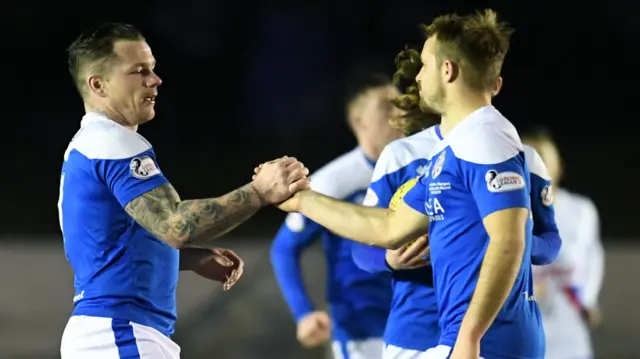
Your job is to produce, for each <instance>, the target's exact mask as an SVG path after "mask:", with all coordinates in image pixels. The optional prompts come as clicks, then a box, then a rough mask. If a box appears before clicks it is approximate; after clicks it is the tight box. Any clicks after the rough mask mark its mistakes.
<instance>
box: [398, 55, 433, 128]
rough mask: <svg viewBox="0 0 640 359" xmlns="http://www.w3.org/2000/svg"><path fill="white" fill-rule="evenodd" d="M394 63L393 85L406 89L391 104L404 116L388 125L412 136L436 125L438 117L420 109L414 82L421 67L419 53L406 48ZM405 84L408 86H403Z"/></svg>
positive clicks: (417, 91) (416, 85)
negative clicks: (402, 112)
mask: <svg viewBox="0 0 640 359" xmlns="http://www.w3.org/2000/svg"><path fill="white" fill-rule="evenodd" d="M395 62H396V72H395V73H394V74H393V83H394V84H395V85H396V86H397V87H398V88H402V87H405V88H406V89H405V91H404V93H402V94H401V95H400V96H398V97H396V98H395V99H393V100H392V102H393V104H394V105H395V106H396V107H397V108H399V109H401V110H403V111H404V114H402V115H400V116H395V117H393V118H391V120H390V121H389V123H390V124H391V126H393V127H394V128H397V129H399V130H400V131H402V132H403V133H404V134H405V135H412V134H414V133H416V132H419V131H421V130H423V129H425V128H427V127H429V126H432V125H435V124H436V123H438V121H439V119H440V116H438V115H436V114H434V113H429V112H427V111H428V110H426V109H421V108H420V91H419V90H418V84H417V83H416V82H415V78H416V75H417V74H418V72H419V71H420V67H421V66H422V61H421V60H420V53H419V52H418V51H416V50H414V49H411V48H409V47H406V48H405V49H404V50H402V51H401V52H400V53H399V54H398V55H397V56H396V60H395ZM407 82H408V83H409V85H408V86H403V84H404V83H407Z"/></svg>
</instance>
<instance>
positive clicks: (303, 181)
mask: <svg viewBox="0 0 640 359" xmlns="http://www.w3.org/2000/svg"><path fill="white" fill-rule="evenodd" d="M253 172H254V175H253V177H252V179H253V182H251V184H252V186H253V188H254V189H255V191H256V192H257V193H258V195H259V196H260V198H261V199H262V201H263V202H265V203H267V204H273V205H276V206H277V207H278V208H280V209H281V210H283V211H286V212H297V211H298V209H299V206H300V196H299V193H300V192H301V191H305V190H308V189H309V179H308V178H307V175H309V169H308V168H306V167H305V166H304V165H303V164H302V162H300V161H298V160H297V159H296V158H294V157H288V156H284V157H281V158H278V159H275V160H273V161H269V162H265V163H263V164H261V165H259V166H258V167H256V168H255V169H254V170H253Z"/></svg>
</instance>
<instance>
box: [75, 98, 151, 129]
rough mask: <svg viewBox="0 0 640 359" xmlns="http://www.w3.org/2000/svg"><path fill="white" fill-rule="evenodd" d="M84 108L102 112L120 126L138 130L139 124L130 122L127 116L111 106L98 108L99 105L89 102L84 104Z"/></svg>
mask: <svg viewBox="0 0 640 359" xmlns="http://www.w3.org/2000/svg"><path fill="white" fill-rule="evenodd" d="M84 110H85V112H86V113H89V112H97V113H101V114H103V115H104V116H106V117H107V118H108V119H109V120H111V121H113V122H115V123H117V124H119V125H120V126H122V127H126V128H128V129H130V130H131V131H133V132H138V125H131V124H129V123H128V122H127V121H126V120H125V118H124V117H123V116H121V115H120V114H119V113H117V112H116V111H112V110H111V109H109V108H97V107H94V106H91V105H89V104H85V105H84Z"/></svg>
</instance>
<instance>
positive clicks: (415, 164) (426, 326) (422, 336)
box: [353, 49, 561, 359]
mask: <svg viewBox="0 0 640 359" xmlns="http://www.w3.org/2000/svg"><path fill="white" fill-rule="evenodd" d="M396 63H397V66H398V70H397V72H396V74H395V76H394V82H396V84H398V83H400V82H401V81H402V80H403V79H410V80H411V82H412V83H413V86H409V87H408V88H407V91H406V93H405V94H403V95H401V96H400V97H398V98H397V99H396V100H395V101H394V103H395V104H396V106H398V107H399V108H401V109H402V110H403V111H404V114H403V115H401V116H397V117H395V118H393V119H392V125H393V126H395V127H397V128H399V129H401V130H403V132H405V134H407V135H408V136H409V137H406V138H403V139H399V140H396V141H393V142H392V143H390V144H389V145H388V146H387V147H385V149H384V151H383V152H382V155H381V156H380V159H379V160H378V162H377V163H376V168H375V169H374V174H373V177H372V180H371V185H370V187H369V190H368V192H367V197H366V198H365V201H364V205H370V206H380V207H389V208H390V209H395V208H396V207H397V204H398V202H399V201H402V199H403V196H404V194H406V193H407V192H408V191H409V190H410V189H411V188H412V187H413V185H414V184H415V182H416V181H417V177H418V176H420V175H422V174H424V173H426V172H428V171H429V167H428V160H427V158H428V157H429V153H430V152H431V150H432V149H433V148H434V147H435V144H436V142H438V141H440V140H441V139H442V136H441V134H440V131H439V127H438V125H434V126H432V125H433V124H435V123H437V122H439V120H440V116H437V115H435V114H433V113H431V112H430V111H429V109H428V108H421V106H420V98H419V94H418V89H417V86H415V80H414V79H415V75H416V74H417V73H418V71H419V69H420V67H421V66H422V64H421V61H420V54H419V53H418V52H417V51H415V50H411V49H405V51H403V52H401V53H400V54H399V55H398V57H397V58H396ZM499 90H500V89H499V88H496V90H495V92H494V96H495V95H497V93H498V92H499ZM422 107H424V106H422ZM427 127H428V128H427ZM424 128H426V129H424ZM422 129H424V130H422ZM416 131H418V133H417V134H415V135H413V134H414V133H415V132H416ZM525 157H526V158H527V163H528V164H529V167H530V175H531V183H532V189H531V201H532V212H533V217H534V223H535V224H534V234H535V235H536V237H535V238H534V250H533V251H532V261H533V262H535V263H536V264H547V263H550V262H551V261H553V260H554V259H555V257H556V256H557V254H558V250H559V248H560V243H561V241H560V238H559V234H558V231H557V227H556V225H555V221H554V211H553V206H551V205H548V204H547V203H545V202H544V201H543V199H542V197H541V196H540V193H542V192H544V191H545V188H549V187H550V185H551V183H550V178H549V177H548V175H547V170H546V168H545V166H544V163H542V160H541V158H540V156H539V155H538V154H537V153H536V152H535V150H534V149H533V148H531V147H525ZM425 247H427V241H426V238H420V239H419V240H417V241H415V242H414V243H413V244H410V245H405V246H403V247H402V248H401V249H398V250H385V249H382V248H377V247H371V246H367V245H363V244H360V243H356V242H354V247H353V258H354V261H355V262H356V264H357V265H358V266H359V267H360V268H361V269H364V270H367V271H369V272H372V273H378V272H389V271H391V273H392V287H393V300H392V306H391V312H390V314H389V319H388V321H387V327H386V329H385V335H384V341H385V344H386V346H385V356H384V357H385V359H394V358H406V357H407V356H408V355H409V356H415V357H417V356H419V355H420V352H423V351H426V350H427V349H429V348H432V347H434V346H436V345H437V342H438V339H439V330H438V307H437V303H436V296H435V291H434V288H433V272H432V268H431V266H428V260H426V259H425V253H426V252H428V249H426V248H425Z"/></svg>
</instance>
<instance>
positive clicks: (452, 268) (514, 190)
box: [404, 106, 544, 359]
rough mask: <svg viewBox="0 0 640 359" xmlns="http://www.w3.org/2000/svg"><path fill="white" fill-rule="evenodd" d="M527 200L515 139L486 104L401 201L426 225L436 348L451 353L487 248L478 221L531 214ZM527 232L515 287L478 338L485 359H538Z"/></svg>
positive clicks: (437, 151)
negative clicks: (519, 211)
mask: <svg viewBox="0 0 640 359" xmlns="http://www.w3.org/2000/svg"><path fill="white" fill-rule="evenodd" d="M530 196H531V179H530V171H529V168H528V166H527V164H526V160H525V154H524V149H523V146H522V143H521V141H520V138H519V136H518V133H517V131H516V129H515V128H514V127H513V125H512V124H511V123H510V122H509V121H508V120H507V119H506V118H504V117H503V116H502V115H501V114H500V113H499V112H498V111H497V110H496V109H495V108H494V107H493V106H486V107H483V108H481V109H479V110H477V111H475V112H474V113H472V114H471V115H470V116H468V117H467V118H466V119H465V120H463V121H462V122H461V123H460V124H458V125H457V126H456V127H455V128H454V129H453V130H452V131H451V133H449V134H448V135H447V137H445V138H444V140H442V141H441V142H439V143H438V145H437V146H436V147H435V148H434V151H433V152H432V156H431V160H430V171H429V172H428V173H426V174H425V175H424V176H422V177H421V178H420V180H419V181H418V182H417V184H416V185H415V186H414V188H413V189H412V190H411V191H410V192H409V193H408V194H407V195H406V196H405V197H404V201H405V203H407V204H408V205H409V206H411V207H412V208H414V209H415V210H417V211H419V212H421V213H424V214H425V215H427V216H429V219H430V225H429V242H430V247H431V253H430V255H431V263H432V267H433V274H434V284H435V288H436V295H437V302H438V312H439V316H440V330H441V336H440V341H439V344H441V345H445V346H449V347H453V345H454V343H455V341H456V338H457V335H458V331H459V329H460V324H461V322H462V319H463V317H464V315H465V313H466V311H467V309H468V307H469V303H470V302H471V298H472V296H473V293H474V291H475V287H476V284H477V281H478V276H479V272H480V268H481V266H482V261H483V258H484V254H485V252H486V250H487V246H488V244H489V235H488V234H487V231H486V230H485V228H484V224H483V222H482V221H483V219H484V218H485V217H487V216H488V215H490V214H492V213H494V212H497V211H500V210H503V209H508V208H518V207H520V208H526V209H527V210H528V211H529V213H531V199H530ZM531 217H532V216H531ZM532 227H533V221H532V220H531V219H530V220H528V221H527V225H526V228H525V229H524V230H525V236H526V245H525V250H524V254H523V258H522V263H521V266H520V269H519V271H518V275H517V278H516V281H515V283H514V285H513V288H512V290H511V293H510V294H509V296H508V298H507V299H506V301H505V303H504V305H503V306H502V308H501V309H500V311H499V313H498V315H497V317H496V319H495V320H494V321H493V323H492V325H491V327H490V328H489V330H488V331H487V333H486V334H485V335H484V337H483V339H482V343H481V351H482V356H483V357H485V358H492V359H516V358H518V359H542V358H543V357H544V333H543V330H542V320H541V317H540V312H539V310H538V306H537V304H536V302H535V297H534V296H533V282H532V276H531V250H532V229H533V228H532Z"/></svg>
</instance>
